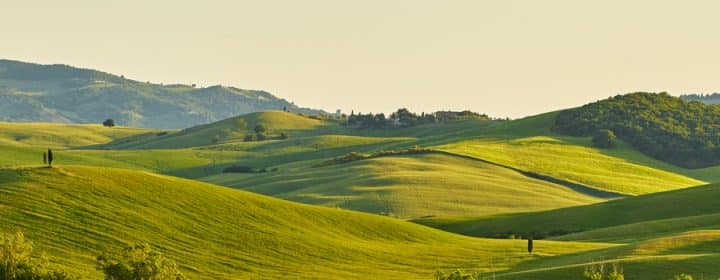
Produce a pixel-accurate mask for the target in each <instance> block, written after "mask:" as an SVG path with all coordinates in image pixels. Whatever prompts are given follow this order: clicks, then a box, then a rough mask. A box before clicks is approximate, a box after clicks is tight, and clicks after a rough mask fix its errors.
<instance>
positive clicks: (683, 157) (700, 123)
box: [553, 92, 720, 168]
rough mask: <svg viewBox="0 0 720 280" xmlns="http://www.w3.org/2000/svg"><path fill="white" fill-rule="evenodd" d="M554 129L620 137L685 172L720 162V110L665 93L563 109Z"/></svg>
mask: <svg viewBox="0 0 720 280" xmlns="http://www.w3.org/2000/svg"><path fill="white" fill-rule="evenodd" d="M553 130H554V131H556V132H559V133H563V134H568V135H573V136H591V135H598V133H599V132H600V133H602V134H604V135H605V136H606V137H609V138H614V137H615V136H617V138H619V139H621V140H623V141H625V142H627V143H630V144H631V145H632V146H633V147H635V148H636V149H638V150H639V151H641V152H643V153H645V154H647V155H650V156H652V157H654V158H657V159H659V160H663V161H666V162H669V163H672V164H675V165H678V166H681V167H685V168H701V167H706V166H711V165H716V164H720V106H716V105H707V104H704V103H702V102H698V101H685V100H682V99H680V98H677V97H673V96H670V95H668V94H667V93H664V92H663V93H647V92H636V93H631V94H626V95H618V96H615V97H611V98H608V99H605V100H601V101H598V102H594V103H590V104H587V105H585V106H582V107H579V108H576V109H571V110H566V111H562V112H560V113H559V114H558V115H557V117H556V119H555V123H554V126H553ZM603 130H607V131H603ZM596 144H602V143H596ZM605 144H607V143H605Z"/></svg>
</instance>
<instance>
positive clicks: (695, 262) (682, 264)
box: [496, 230, 720, 280]
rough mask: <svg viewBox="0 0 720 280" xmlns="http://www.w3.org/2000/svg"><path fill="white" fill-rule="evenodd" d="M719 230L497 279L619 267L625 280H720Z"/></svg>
mask: <svg viewBox="0 0 720 280" xmlns="http://www.w3.org/2000/svg"><path fill="white" fill-rule="evenodd" d="M718 250H720V230H698V231H687V232H682V233H678V234H673V235H667V236H663V237H658V238H654V239H650V240H645V241H640V242H635V243H629V244H626V245H622V246H617V247H612V248H608V249H601V250H597V251H592V252H584V253H580V254H570V255H563V256H557V257H553V258H544V259H539V260H535V261H530V262H526V263H522V264H520V265H518V266H516V267H513V268H512V269H511V270H509V271H505V272H501V273H498V275H497V277H496V279H539V280H543V279H548V280H551V279H580V278H581V276H582V273H583V270H584V269H585V268H586V267H587V266H590V265H593V264H595V265H599V264H604V265H605V270H606V271H607V270H609V269H610V267H611V264H612V263H620V265H621V266H622V268H623V270H624V274H625V279H673V276H674V275H677V274H680V273H686V274H692V275H693V276H694V277H695V278H694V279H717V278H718V277H720V266H717V263H718V261H720V254H718V253H717V252H718Z"/></svg>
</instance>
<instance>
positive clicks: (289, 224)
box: [0, 166, 609, 279]
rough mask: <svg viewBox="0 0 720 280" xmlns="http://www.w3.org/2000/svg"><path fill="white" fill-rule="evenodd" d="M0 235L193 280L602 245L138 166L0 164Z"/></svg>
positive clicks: (82, 260) (458, 263)
mask: <svg viewBox="0 0 720 280" xmlns="http://www.w3.org/2000/svg"><path fill="white" fill-rule="evenodd" d="M0 182H2V183H0V195H2V197H3V199H2V200H0V231H5V232H7V231H12V230H15V229H23V230H24V231H25V232H26V235H27V236H28V237H29V238H30V239H31V240H33V241H34V242H35V247H36V249H37V250H40V251H45V252H47V255H48V257H49V259H50V260H51V261H52V262H53V263H59V264H64V265H67V266H69V268H70V269H71V271H73V272H76V273H80V274H82V275H85V276H88V277H93V278H95V277H97V276H98V272H97V271H95V270H94V266H93V265H94V258H95V256H97V255H98V254H100V253H101V252H102V251H104V250H107V249H113V248H115V249H117V248H118V247H121V246H124V245H125V244H127V243H132V242H136V241H147V242H149V243H151V244H152V245H153V247H155V248H157V249H158V250H160V251H161V252H163V253H164V254H165V255H167V256H168V257H169V258H171V259H173V260H175V261H177V262H178V263H179V264H180V265H181V269H182V270H183V271H184V272H185V273H186V274H187V275H189V276H191V277H192V278H197V279H219V278H222V279H243V278H245V279H247V278H251V279H278V278H281V277H284V278H288V277H290V278H294V279H317V278H322V279H368V278H376V279H377V278H384V279H398V278H402V279H428V278H430V277H432V274H433V273H434V271H435V270H437V269H451V268H466V269H469V268H472V269H474V270H483V271H490V270H500V269H506V268H509V267H511V266H513V265H517V264H518V263H519V262H522V261H527V260H531V259H534V258H539V257H551V256H554V255H558V254H567V253H573V252H578V251H582V250H590V249H600V248H606V247H608V246H609V245H606V244H600V243H598V244H595V243H577V242H553V241H539V242H537V245H536V251H537V252H538V254H536V255H535V256H532V257H530V256H528V255H527V253H526V252H525V242H524V241H522V240H491V239H475V238H469V237H463V236H459V235H454V234H450V233H445V232H442V231H438V230H434V229H430V228H426V227H423V226H419V225H415V224H412V223H408V222H403V221H400V220H396V219H391V218H384V217H380V216H375V215H369V214H362V213H357V212H351V211H344V210H335V209H328V208H323V207H315V206H306V205H302V204H296V203H292V202H286V201H282V200H278V199H273V198H268V197H264V196H260V195H256V194H251V193H247V192H244V191H239V190H233V189H229V188H223V187H218V186H214V185H209V184H205V183H199V182H195V181H190V180H185V179H180V178H174V177H166V176H161V175H156V174H152V173H146V172H138V171H129V170H122V169H108V168H97V167H82V166H63V167H56V168H52V169H49V168H39V167H26V168H5V169H0Z"/></svg>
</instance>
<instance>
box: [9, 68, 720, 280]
mask: <svg viewBox="0 0 720 280" xmlns="http://www.w3.org/2000/svg"><path fill="white" fill-rule="evenodd" d="M83 73H84V72H83ZM0 77H2V74H0ZM12 77H15V76H12ZM53 79H55V78H53ZM63 79H64V78H63ZM72 79H73V78H71V80H72ZM41 84H42V83H41ZM139 84H142V83H139ZM647 96H650V98H661V99H662V100H668V98H672V100H668V103H667V104H679V106H678V107H676V108H674V109H672V110H670V111H672V112H674V113H673V114H669V113H662V112H666V111H668V110H665V108H661V109H662V110H658V108H648V109H649V110H650V111H644V110H645V108H644V107H642V106H640V107H633V108H634V109H633V110H636V111H623V113H626V114H637V115H642V116H643V117H647V116H648V115H652V114H650V113H649V112H653V113H657V112H660V113H658V114H659V115H658V116H659V118H660V117H662V118H664V117H667V116H675V117H677V116H680V117H681V119H682V120H683V122H675V125H673V126H668V127H662V128H661V129H660V130H652V129H654V128H652V127H650V128H646V127H643V128H642V129H640V130H634V131H635V132H637V131H650V130H652V131H653V133H658V134H657V135H663V133H668V132H669V133H673V131H687V133H686V134H682V133H680V134H679V135H688V137H687V138H686V139H684V140H683V141H694V139H695V138H693V137H698V138H702V137H709V138H708V139H707V140H708V141H709V142H708V143H709V144H708V143H705V142H703V144H704V145H707V147H708V148H709V149H710V148H712V145H710V144H712V141H715V139H714V138H711V137H712V136H711V135H710V134H711V133H704V130H699V129H698V127H693V126H692V121H693V118H695V117H696V115H695V113H696V112H703V110H704V109H703V108H705V107H699V106H700V105H698V104H695V103H693V104H685V103H677V102H684V101H678V100H676V98H675V97H669V96H666V95H652V94H650V95H648V94H644V93H643V94H633V95H630V96H628V99H630V100H640V103H638V104H652V103H653V102H646V101H647V100H645V99H643V98H645V97H647ZM613 100H615V101H617V100H621V101H622V100H624V99H622V98H620V99H613ZM600 102H601V103H598V104H600V105H598V106H605V105H607V104H612V103H610V102H605V101H600ZM643 106H644V105H643ZM686 106H687V107H686ZM584 108H586V107H580V108H576V109H571V110H584ZM623 108H626V107H623ZM683 108H689V109H688V110H687V111H686V110H685V109H683ZM708 108H710V109H708V110H716V107H708ZM275 109H277V108H275ZM690 109H692V110H690ZM653 110H654V111H653ZM566 112H567V111H561V112H550V113H546V114H541V115H537V116H532V117H528V118H524V119H519V120H492V119H474V120H456V121H438V122H432V123H426V124H418V125H414V126H409V127H384V128H357V127H353V126H348V125H346V124H345V122H344V121H343V120H342V119H338V118H335V117H327V116H326V117H321V116H315V115H309V114H303V113H298V112H283V111H277V110H274V111H273V110H268V111H263V112H254V113H248V114H241V115H237V116H236V115H233V116H232V117H229V118H225V119H222V120H217V121H215V122H211V123H207V124H200V125H197V126H193V127H189V128H184V129H182V130H177V129H173V130H166V129H144V128H130V127H114V128H108V127H101V126H99V125H76V124H57V123H0V151H2V155H3V156H2V157H0V179H1V181H0V191H2V194H3V196H7V197H8V198H10V199H7V200H4V202H2V203H1V204H0V212H2V215H0V217H2V222H3V223H2V228H0V229H2V230H5V231H9V230H13V229H16V228H22V229H24V230H25V231H26V232H27V234H28V236H30V237H31V238H32V239H33V240H36V241H37V243H38V246H39V248H40V249H42V250H45V251H47V252H48V253H49V255H50V257H51V260H52V262H53V263H58V264H65V265H69V266H71V267H73V269H74V271H76V272H78V273H81V274H83V275H91V276H97V275H98V274H97V272H96V271H94V270H93V259H94V257H95V256H96V255H97V254H98V253H99V252H101V251H102V249H103V248H102V247H103V246H110V247H114V248H119V247H122V246H123V245H124V244H127V243H130V242H134V241H148V242H150V243H151V244H153V245H154V247H157V248H159V249H160V250H161V251H163V252H165V253H166V254H167V255H168V256H169V257H171V258H172V259H174V260H176V261H177V262H178V263H179V264H180V265H181V266H182V268H183V270H184V271H187V272H188V273H187V274H189V275H191V276H193V277H197V278H207V279H211V278H233V277H253V278H261V279H273V278H277V277H280V276H288V275H281V274H280V273H279V271H295V272H296V274H293V275H290V276H291V277H293V278H319V277H325V278H329V279H348V278H349V279H360V278H362V277H364V276H366V275H369V276H370V277H376V278H388V277H389V278H408V279H429V278H431V277H432V274H433V272H434V271H436V270H451V269H454V268H461V269H467V270H473V271H479V272H484V273H492V272H494V276H495V277H497V278H498V279H528V278H531V279H558V278H560V279H568V278H574V277H578V276H580V275H581V274H582V271H583V269H584V267H586V266H588V265H591V264H592V263H607V264H610V263H616V262H620V263H622V264H623V266H624V268H625V271H626V276H627V277H628V279H630V278H633V279H647V278H654V277H657V276H660V277H661V278H662V279H664V278H671V277H672V276H673V275H675V274H677V273H681V272H692V273H697V274H698V275H699V273H704V275H705V276H706V277H720V270H719V269H716V268H714V266H713V264H714V263H716V262H717V261H718V260H720V256H718V255H717V253H716V252H717V249H718V248H720V247H718V246H720V233H719V232H718V230H720V226H717V224H718V222H720V212H719V211H720V208H718V207H717V206H715V204H716V203H714V202H715V201H714V200H713V199H714V198H715V197H717V195H718V194H717V190H720V189H718V187H717V186H716V185H715V184H713V183H715V182H718V181H720V175H718V174H720V167H719V166H718V165H707V166H705V165H703V166H702V167H701V168H687V167H682V166H678V165H673V164H671V163H668V162H666V161H663V160H660V159H658V158H662V157H658V156H657V154H652V153H649V152H648V150H644V149H645V148H647V147H644V148H643V149H639V148H638V143H640V142H637V139H640V138H631V137H630V136H631V135H632V134H628V133H625V134H623V133H618V135H619V140H618V141H617V143H616V145H615V147H613V148H609V149H601V148H597V147H595V146H594V145H593V141H592V139H591V138H592V137H591V136H590V135H578V136H572V135H570V134H565V133H560V132H558V130H557V129H556V128H557V124H558V123H557V120H558V116H559V115H561V114H567V113H566ZM575 112H578V111H575ZM587 112H592V111H581V113H587ZM585 116H593V115H592V114H586V115H585ZM680 117H678V118H680ZM101 119H102V118H101ZM599 119H600V118H598V119H592V118H587V119H586V120H588V121H590V124H591V125H597V124H598V123H600V121H598V120H599ZM639 120H641V121H642V119H639ZM208 121H210V119H205V120H204V121H202V122H208ZM595 121H597V122H595ZM602 121H604V120H602ZM73 122H74V121H73ZM640 123H643V124H645V123H647V122H640ZM658 123H662V122H658ZM688 123H689V125H688ZM621 125H625V123H623V124H621ZM714 125H715V124H714V123H713V124H712V125H708V126H707V127H708V129H707V131H712V129H711V128H712V127H713V126H714ZM258 126H262V127H263V132H262V133H263V135H264V136H263V138H262V139H258V138H257V137H254V136H253V135H255V134H256V128H257V127H258ZM158 127H165V126H158ZM618 127H620V128H622V126H618ZM643 129H646V130H643ZM709 135H710V136H709ZM248 136H253V137H249V138H248ZM641 136H642V135H641ZM691 136H692V137H691ZM673 137H677V135H672V136H669V137H666V138H662V139H664V140H663V141H665V140H667V141H671V140H668V139H674V138H673ZM658 139H660V138H658ZM703 140H705V139H703ZM667 143H670V142H664V143H660V142H658V144H659V145H666V144H667ZM48 148H52V149H53V151H54V154H55V155H56V161H55V162H54V165H56V166H57V167H56V168H53V169H48V168H41V167H40V166H41V163H42V153H43V152H44V151H46V150H47V149H48ZM680 152H685V153H691V152H697V151H693V150H687V151H680ZM708 162H711V161H707V162H705V163H708ZM237 170H241V171H237ZM179 177H181V178H182V179H181V178H179ZM189 179H190V180H189ZM200 181H202V182H200ZM220 186H225V187H229V188H224V187H220ZM250 192H252V193H250ZM253 193H255V194H253ZM269 196H272V197H275V198H271V197H269ZM277 198H280V199H277ZM303 204H310V205H303ZM197 205H205V206H207V207H198V206H197ZM354 211H358V212H366V213H370V214H376V215H370V214H364V213H357V212H354ZM381 216H387V217H381ZM116 217H120V218H116ZM148 217H151V218H148ZM393 218H395V219H393ZM81 225H88V226H87V227H83V226H81ZM430 227H434V228H436V229H431V228H430ZM448 232H449V233H448ZM461 234H462V235H469V236H471V237H468V236H461ZM530 234H532V235H535V236H536V238H537V239H549V240H539V241H537V244H536V246H537V247H536V251H535V253H534V254H533V255H532V256H528V254H527V252H526V251H525V242H524V241H519V240H498V239H486V238H488V237H493V238H502V239H508V237H520V236H523V237H526V236H528V235H530ZM168 236H172V238H167V237H168ZM478 237H482V238H478ZM138 239H139V240H138ZM228 248H229V249H228ZM228 251H230V252H232V253H227V252H228ZM68 256H70V257H68ZM415 256H420V257H415ZM678 267H682V268H686V269H687V271H677V269H676V268H678Z"/></svg>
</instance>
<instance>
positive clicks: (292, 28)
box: [0, 0, 720, 118]
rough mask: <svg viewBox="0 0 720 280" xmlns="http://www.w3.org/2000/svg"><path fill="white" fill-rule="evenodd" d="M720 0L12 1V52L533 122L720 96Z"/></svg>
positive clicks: (4, 14) (369, 104) (324, 102)
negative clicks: (618, 104) (608, 103)
mask: <svg viewBox="0 0 720 280" xmlns="http://www.w3.org/2000/svg"><path fill="white" fill-rule="evenodd" d="M717 11H720V1H662V0H655V1H642V0H638V1H615V0H605V1H578V0H569V1H559V0H546V1H532V0H528V1H512V0H502V1H501V0H498V1H483V0H468V1H463V0H436V1H430V0H362V1H361V0H357V1H345V0H305V1H300V0H287V1H277V0H258V1H243V0H235V1H219V0H204V1H183V0H172V1H171V0H155V1H146V0H144V1H140V0H123V1H100V0H65V1H55V0H48V1H37V0H0V58H6V59H15V60H22V61H28V62H36V63H42V64H55V63H60V64H69V65H73V66H79V67H84V68H92V69H98V70H102V71H106V72H110V73H114V74H118V75H125V77H127V78H132V79H136V80H140V81H152V82H157V83H184V84H192V83H195V84H198V85H202V86H209V85H216V84H221V85H227V86H236V87H240V88H248V89H262V90H267V91H269V92H272V93H273V94H275V95H277V96H280V97H282V98H285V99H288V100H290V101H293V102H295V103H296V104H298V105H301V106H306V107H313V108H321V109H325V110H327V111H331V112H334V111H335V110H336V109H341V110H343V111H344V112H349V111H350V110H354V111H355V112H391V111H394V110H395V109H397V108H400V107H407V108H409V109H411V110H413V111H425V112H431V111H437V110H463V109H469V110H473V111H478V112H484V113H488V114H490V115H491V116H495V117H512V118H517V117H522V116H528V115H533V114H537V113H542V112H547V111H553V110H558V109H563V108H569V107H574V106H578V105H582V104H585V103H588V102H591V101H595V100H597V99H601V98H606V97H608V96H612V95H616V94H622V93H627V92H634V91H667V92H670V93H671V94H676V95H677V94H682V93H701V92H705V93H709V92H714V91H720V29H718V26H719V24H720V23H719V22H718V18H717Z"/></svg>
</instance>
